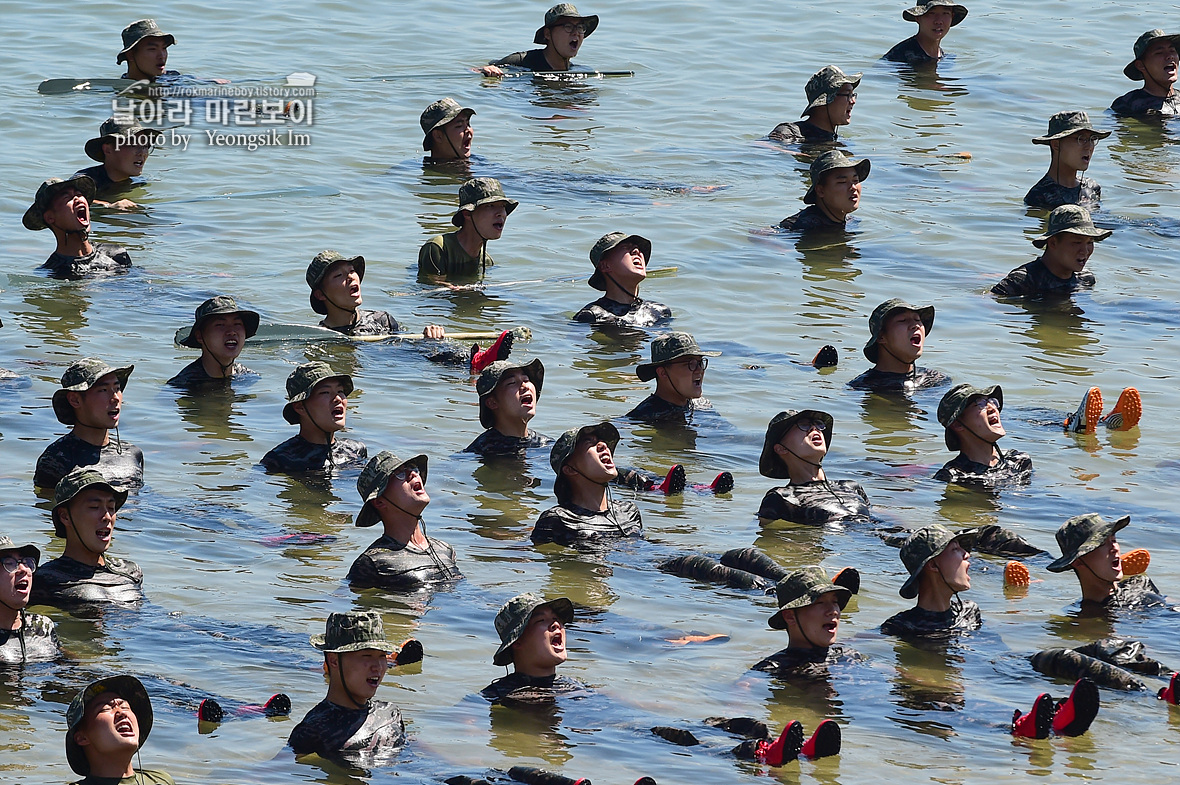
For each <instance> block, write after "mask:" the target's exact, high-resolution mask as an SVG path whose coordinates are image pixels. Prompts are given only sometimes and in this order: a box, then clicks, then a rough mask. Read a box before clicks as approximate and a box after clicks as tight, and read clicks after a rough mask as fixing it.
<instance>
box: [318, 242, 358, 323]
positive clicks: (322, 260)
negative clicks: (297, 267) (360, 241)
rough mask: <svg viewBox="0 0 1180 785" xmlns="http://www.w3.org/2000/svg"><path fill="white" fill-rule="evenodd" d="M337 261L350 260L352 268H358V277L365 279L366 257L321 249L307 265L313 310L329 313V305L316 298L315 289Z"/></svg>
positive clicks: (319, 312)
mask: <svg viewBox="0 0 1180 785" xmlns="http://www.w3.org/2000/svg"><path fill="white" fill-rule="evenodd" d="M336 262H348V263H349V264H351V265H352V269H354V270H356V274H357V277H358V278H359V279H360V280H362V281H363V280H365V257H363V256H353V257H348V256H345V255H344V254H342V253H340V252H338V251H320V252H319V253H318V254H316V255H315V258H313V259H312V260H311V264H309V265H308V266H307V274H306V275H304V278H305V279H306V280H307V285H308V286H310V287H311V295H310V296H311V310H313V311H315V312H316V313H318V314H326V313H328V306H326V305H324V304H323V303H322V302H320V301H319V300H317V299H316V296H315V291H316V289H319V288H320V283H321V282H323V280H324V276H325V275H327V274H328V268H330V267H331V266H332V265H334V264H336Z"/></svg>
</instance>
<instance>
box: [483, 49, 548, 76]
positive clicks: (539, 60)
mask: <svg viewBox="0 0 1180 785" xmlns="http://www.w3.org/2000/svg"><path fill="white" fill-rule="evenodd" d="M489 65H497V66H500V67H501V68H503V67H504V66H508V67H509V68H523V69H525V70H526V71H552V70H553V66H551V65H549V61H548V60H546V59H545V50H544V49H532V50H530V51H528V52H513V53H512V54H510V55H507V56H506V57H501V58H500V59H499V60H493V61H492V62H491V63H489Z"/></svg>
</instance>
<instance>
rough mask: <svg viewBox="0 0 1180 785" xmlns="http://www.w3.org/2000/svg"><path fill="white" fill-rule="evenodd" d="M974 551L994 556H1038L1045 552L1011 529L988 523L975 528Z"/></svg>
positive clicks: (972, 544) (972, 545) (972, 549)
mask: <svg viewBox="0 0 1180 785" xmlns="http://www.w3.org/2000/svg"><path fill="white" fill-rule="evenodd" d="M971 551H972V553H987V554H991V555H992V556H1008V557H1013V556H1037V555H1039V554H1042V553H1045V551H1043V550H1041V549H1040V548H1038V547H1037V546H1035V545H1033V544H1032V543H1030V542H1029V541H1028V540H1026V539H1024V538H1023V537H1021V536H1020V535H1019V534H1017V533H1016V532H1014V531H1012V530H1011V529H1005V528H1004V527H1003V526H997V525H996V524H988V525H987V526H980V527H978V528H977V529H975V541H974V542H973V543H971Z"/></svg>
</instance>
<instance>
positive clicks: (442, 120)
mask: <svg viewBox="0 0 1180 785" xmlns="http://www.w3.org/2000/svg"><path fill="white" fill-rule="evenodd" d="M462 114H466V115H467V116H468V117H471V115H473V114H475V110H474V109H467V108H466V107H463V106H460V105H459V102H458V101H456V100H455V99H454V98H443V99H442V100H441V101H435V102H434V103H432V104H431V105H430V106H428V107H426V108H425V109H424V110H422V116H421V117H420V118H418V124H419V125H421V126H422V133H423V134H424V136H423V137H422V149H423V150H429V149H430V132H431V131H433V130H434V129H435V128H442V127H443V126H444V125H446V124H447V123H449V122H451V121H452V120H454V119H455V118H456V117H458V116H459V115H462Z"/></svg>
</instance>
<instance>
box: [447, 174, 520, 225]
mask: <svg viewBox="0 0 1180 785" xmlns="http://www.w3.org/2000/svg"><path fill="white" fill-rule="evenodd" d="M493 202H504V204H506V205H507V207H506V208H505V209H506V210H507V211H508V214H509V215H512V211H513V210H515V209H516V207H517V205H519V204H520V202H518V201H516V200H515V199H509V198H508V197H507V196H505V195H504V189H503V188H502V187H501V186H500V181H499V180H497V179H496V178H494V177H473V178H471V179H470V180H468V181H467V182H465V183H463V185H461V186H459V209H458V210H456V211H455V214H454V215H452V216H451V223H453V224H454V225H455V226H458V227H460V228H461V227H462V226H463V221H462V220H460V219H459V216H460V215H462V214H463V213H473V212H475V208H476V207H479V206H480V205H483V204H492V203H493Z"/></svg>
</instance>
